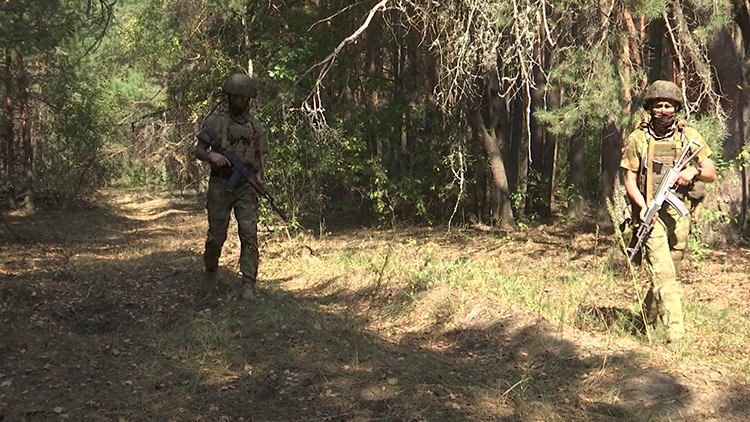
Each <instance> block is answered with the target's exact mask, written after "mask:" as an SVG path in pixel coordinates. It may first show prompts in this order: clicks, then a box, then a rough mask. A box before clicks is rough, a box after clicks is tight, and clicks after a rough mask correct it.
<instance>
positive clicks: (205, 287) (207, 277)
mask: <svg viewBox="0 0 750 422" xmlns="http://www.w3.org/2000/svg"><path fill="white" fill-rule="evenodd" d="M217 280H218V277H217V275H216V271H208V270H207V271H206V273H205V274H204V275H203V280H201V283H200V286H198V287H199V289H198V290H199V291H200V293H201V294H208V293H211V292H214V291H216V289H217V287H218V285H217Z"/></svg>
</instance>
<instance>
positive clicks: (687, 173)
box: [672, 167, 698, 186]
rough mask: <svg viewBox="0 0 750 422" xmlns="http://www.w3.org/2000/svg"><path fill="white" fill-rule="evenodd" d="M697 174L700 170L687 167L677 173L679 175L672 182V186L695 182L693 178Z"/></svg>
mask: <svg viewBox="0 0 750 422" xmlns="http://www.w3.org/2000/svg"><path fill="white" fill-rule="evenodd" d="M697 175H698V172H697V170H696V169H695V167H687V168H685V169H683V170H682V171H681V172H679V173H678V174H677V177H675V180H674V183H672V186H674V185H680V186H687V185H689V184H690V183H692V182H693V179H694V178H695V176H697Z"/></svg>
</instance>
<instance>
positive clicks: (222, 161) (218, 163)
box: [208, 151, 232, 167]
mask: <svg viewBox="0 0 750 422" xmlns="http://www.w3.org/2000/svg"><path fill="white" fill-rule="evenodd" d="M208 162H209V163H211V165H212V166H215V167H226V166H231V165H232V163H230V162H229V160H228V159H227V157H225V156H223V155H221V154H219V153H218V152H214V151H211V152H209V153H208Z"/></svg>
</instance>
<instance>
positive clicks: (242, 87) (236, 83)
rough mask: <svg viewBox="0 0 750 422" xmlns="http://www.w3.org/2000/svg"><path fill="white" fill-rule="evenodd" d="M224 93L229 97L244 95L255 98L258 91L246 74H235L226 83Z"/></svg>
mask: <svg viewBox="0 0 750 422" xmlns="http://www.w3.org/2000/svg"><path fill="white" fill-rule="evenodd" d="M224 93H225V94H227V95H242V96H245V97H249V98H255V96H256V95H258V90H257V89H256V88H255V83H254V82H253V80H252V78H250V76H248V75H246V74H244V73H233V74H231V75H229V77H228V78H227V80H226V81H225V82H224Z"/></svg>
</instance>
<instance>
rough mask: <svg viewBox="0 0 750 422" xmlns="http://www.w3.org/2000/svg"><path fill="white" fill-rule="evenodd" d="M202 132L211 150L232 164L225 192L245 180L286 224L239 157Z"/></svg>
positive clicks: (283, 217)
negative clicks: (207, 139) (208, 140)
mask: <svg viewBox="0 0 750 422" xmlns="http://www.w3.org/2000/svg"><path fill="white" fill-rule="evenodd" d="M204 132H205V133H206V134H207V135H208V136H209V137H210V138H211V142H210V145H211V149H212V150H213V151H214V152H218V153H219V154H221V155H223V156H224V157H226V158H227V160H229V163H230V164H232V175H231V176H229V181H228V182H227V187H226V191H227V192H232V191H233V190H234V188H235V186H237V182H239V180H240V178H242V179H243V180H246V181H247V182H248V183H250V185H251V186H252V187H253V189H255V191H256V192H257V193H258V195H259V196H262V197H263V198H265V199H266V201H267V202H268V205H270V206H271V208H272V209H273V210H274V211H275V212H276V214H278V215H279V217H281V219H282V220H284V221H285V222H288V220H287V218H286V214H284V212H283V211H281V210H280V209H279V207H277V206H276V204H275V203H274V201H273V197H272V196H271V194H270V193H268V190H266V187H265V185H264V184H263V183H261V181H260V180H259V179H258V175H256V174H255V173H253V172H252V171H250V170H248V169H246V168H245V165H244V164H243V163H242V160H240V157H238V156H237V154H235V153H234V151H232V150H229V149H225V148H222V147H221V143H220V142H219V141H217V140H216V137H215V136H213V133H211V131H209V130H207V129H206V128H204Z"/></svg>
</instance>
